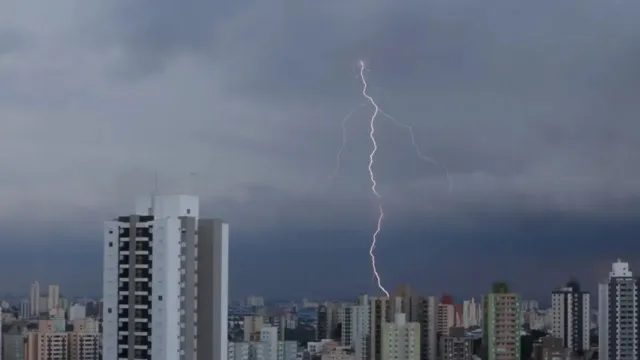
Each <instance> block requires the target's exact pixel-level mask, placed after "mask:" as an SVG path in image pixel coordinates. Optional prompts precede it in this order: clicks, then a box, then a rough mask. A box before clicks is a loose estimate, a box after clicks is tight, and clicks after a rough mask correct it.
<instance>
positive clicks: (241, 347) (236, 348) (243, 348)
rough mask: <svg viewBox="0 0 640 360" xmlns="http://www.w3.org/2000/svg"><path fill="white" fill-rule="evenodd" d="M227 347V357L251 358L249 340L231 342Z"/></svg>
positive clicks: (237, 358) (243, 359)
mask: <svg viewBox="0 0 640 360" xmlns="http://www.w3.org/2000/svg"><path fill="white" fill-rule="evenodd" d="M227 349H228V350H227V354H228V355H227V359H229V360H249V354H250V349H249V343H248V342H229V344H228V345H227Z"/></svg>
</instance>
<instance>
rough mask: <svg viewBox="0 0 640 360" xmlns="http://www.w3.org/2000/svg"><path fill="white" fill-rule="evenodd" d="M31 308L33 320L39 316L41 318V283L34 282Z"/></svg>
mask: <svg viewBox="0 0 640 360" xmlns="http://www.w3.org/2000/svg"><path fill="white" fill-rule="evenodd" d="M30 295H31V301H30V304H31V307H30V313H31V316H32V317H33V318H37V317H38V316H40V309H41V307H40V283H39V282H37V281H36V282H34V283H33V285H31V293H30Z"/></svg>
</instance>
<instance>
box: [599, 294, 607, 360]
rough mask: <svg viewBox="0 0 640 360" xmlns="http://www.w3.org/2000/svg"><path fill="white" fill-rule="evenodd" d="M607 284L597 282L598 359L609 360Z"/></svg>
mask: <svg viewBox="0 0 640 360" xmlns="http://www.w3.org/2000/svg"><path fill="white" fill-rule="evenodd" d="M608 330H609V284H598V353H599V360H609V331H608Z"/></svg>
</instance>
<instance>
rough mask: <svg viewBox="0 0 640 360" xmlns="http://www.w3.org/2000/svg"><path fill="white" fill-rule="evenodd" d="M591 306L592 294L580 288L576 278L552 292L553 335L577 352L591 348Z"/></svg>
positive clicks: (566, 346)
mask: <svg viewBox="0 0 640 360" xmlns="http://www.w3.org/2000/svg"><path fill="white" fill-rule="evenodd" d="M590 308H591V304H590V295H589V293H588V292H586V291H582V290H580V284H579V283H578V282H577V281H576V280H571V281H569V283H567V286H566V287H563V288H561V289H559V290H556V291H554V292H552V294H551V311H552V313H553V315H552V316H553V317H552V319H553V320H552V323H551V331H552V334H553V336H555V337H557V338H560V339H562V341H563V346H564V347H565V348H567V349H571V350H573V351H576V352H577V351H587V350H589V347H590V346H589V345H590V339H589V330H590V324H591V323H590V318H589V313H590Z"/></svg>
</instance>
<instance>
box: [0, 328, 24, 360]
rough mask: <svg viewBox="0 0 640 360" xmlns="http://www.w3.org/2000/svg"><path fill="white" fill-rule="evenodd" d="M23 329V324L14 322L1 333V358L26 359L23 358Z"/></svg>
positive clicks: (9, 359)
mask: <svg viewBox="0 0 640 360" xmlns="http://www.w3.org/2000/svg"><path fill="white" fill-rule="evenodd" d="M25 331H26V328H25V326H24V325H23V324H21V323H14V324H12V325H11V326H10V327H9V329H8V330H7V332H5V333H4V334H2V360H28V359H26V358H25Z"/></svg>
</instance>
